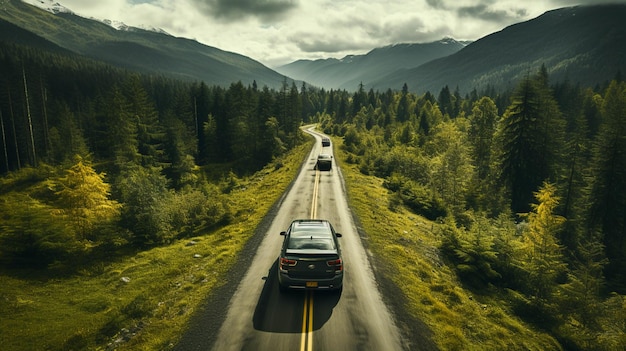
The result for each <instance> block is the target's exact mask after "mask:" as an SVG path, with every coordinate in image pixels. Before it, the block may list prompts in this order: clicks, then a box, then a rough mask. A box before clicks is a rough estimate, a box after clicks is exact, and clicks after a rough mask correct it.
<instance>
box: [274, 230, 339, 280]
mask: <svg viewBox="0 0 626 351" xmlns="http://www.w3.org/2000/svg"><path fill="white" fill-rule="evenodd" d="M280 235H283V236H284V241H283V247H282V249H281V251H280V257H279V258H278V284H279V287H280V290H281V291H285V290H287V289H289V288H294V289H326V290H341V289H342V288H343V260H342V259H341V249H340V248H339V241H338V240H337V238H340V237H341V234H340V233H337V232H335V229H333V226H332V225H331V224H330V222H328V221H327V220H323V219H299V220H295V221H293V222H291V225H290V226H289V229H288V230H287V231H286V232H281V233H280Z"/></svg>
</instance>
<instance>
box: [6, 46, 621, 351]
mask: <svg viewBox="0 0 626 351" xmlns="http://www.w3.org/2000/svg"><path fill="white" fill-rule="evenodd" d="M625 116H626V83H625V82H624V81H622V79H621V76H620V74H619V72H616V76H615V79H614V80H613V81H611V82H606V83H605V84H603V85H602V86H596V87H581V86H578V85H575V84H571V83H569V82H567V81H566V82H559V83H555V84H551V83H550V79H549V72H548V71H547V69H546V68H545V67H543V66H542V67H538V68H537V69H536V71H535V72H529V73H528V75H527V76H526V77H525V79H523V81H521V82H519V84H518V85H517V87H516V88H515V90H513V91H505V92H500V91H494V90H493V89H486V90H485V91H481V92H478V91H476V90H474V91H472V92H470V93H468V94H465V95H464V96H462V95H461V93H460V92H459V91H458V89H456V90H451V89H450V88H449V87H448V86H446V87H443V88H442V89H441V90H440V91H439V92H438V93H435V94H433V93H431V92H427V93H425V94H423V95H415V94H412V93H410V92H409V90H408V86H407V85H405V86H404V88H403V89H402V90H401V91H392V90H390V89H389V90H387V91H383V92H379V91H373V90H369V91H366V90H365V88H364V86H363V85H360V86H359V87H358V89H356V91H355V92H354V93H352V92H348V91H345V90H330V91H326V90H324V89H317V88H314V87H308V86H307V85H306V84H302V85H301V86H300V87H298V86H297V85H296V84H295V83H294V82H291V81H288V80H287V79H286V78H285V81H284V84H283V88H282V89H281V90H279V91H275V90H272V89H269V88H267V87H257V86H256V84H252V85H250V86H244V85H243V84H242V83H240V82H239V83H233V84H232V85H231V86H230V87H228V88H222V87H210V86H207V85H206V84H204V83H202V82H182V81H178V80H173V79H170V78H167V77H164V76H155V75H147V74H139V73H135V72H130V71H126V70H122V69H118V68H115V67H112V66H109V65H105V64H102V63H99V62H96V61H91V60H89V59H86V58H84V57H79V56H75V55H72V54H68V53H64V52H46V51H41V50H36V49H33V48H28V47H22V46H19V45H12V44H6V43H0V126H1V133H2V154H1V155H0V160H1V161H2V162H1V164H0V174H2V177H1V178H0V216H1V219H2V222H1V223H2V224H0V265H1V266H0V267H2V268H1V269H2V270H8V269H15V268H18V267H19V268H23V267H30V268H32V269H38V270H63V271H67V270H71V269H72V267H74V268H75V267H77V266H80V264H81V263H82V264H92V263H93V262H94V261H107V260H110V259H111V257H115V256H118V255H123V254H124V253H126V252H128V251H138V250H142V249H145V248H148V247H154V246H159V245H167V244H168V243H170V242H172V241H174V240H177V239H180V238H184V237H190V236H192V235H194V233H197V232H199V231H201V230H202V229H206V228H212V227H217V226H220V225H223V224H225V223H228V221H229V219H230V217H231V216H232V213H231V209H230V208H229V202H228V195H229V192H230V190H232V184H234V183H235V182H236V180H237V178H238V177H242V176H245V175H246V174H250V173H253V172H254V171H256V170H258V169H260V168H262V167H263V166H265V165H266V164H268V163H269V162H270V161H272V160H274V159H275V158H276V157H278V156H280V155H282V154H284V153H285V152H287V151H288V150H290V149H292V148H294V147H296V146H297V145H300V144H301V143H303V142H304V140H305V137H304V136H303V134H302V133H301V132H300V129H299V128H300V126H301V125H302V124H303V123H319V126H320V129H321V130H323V131H324V132H325V133H327V134H329V135H333V136H335V137H341V138H343V142H344V147H345V150H346V151H347V152H349V154H350V156H349V158H348V162H350V163H353V164H356V165H358V167H359V170H360V172H362V173H363V174H367V175H372V176H376V177H380V178H383V179H384V185H385V187H386V188H387V189H388V190H389V191H390V192H392V193H393V194H394V201H393V202H392V203H391V204H390V207H392V208H393V207H396V206H406V207H407V208H410V209H411V211H413V212H414V213H416V214H419V215H421V216H424V217H425V218H428V219H430V220H433V221H437V222H439V223H441V228H442V229H441V236H442V245H441V247H440V250H441V252H442V253H443V254H445V256H446V257H447V259H448V261H449V262H450V263H451V264H452V265H454V267H455V269H456V271H457V274H458V276H459V278H460V279H461V280H462V281H463V282H464V283H465V284H467V286H468V287H470V288H471V289H476V290H478V291H480V290H481V289H485V288H486V287H488V286H497V287H500V288H503V289H508V290H510V291H513V292H515V294H516V296H518V297H519V300H518V307H519V308H518V309H517V310H516V312H517V313H518V314H519V315H520V316H521V317H522V318H524V319H526V320H528V321H529V322H531V323H535V324H537V325H539V326H541V327H544V328H547V329H551V330H553V331H554V333H555V334H557V335H558V336H559V339H560V341H561V342H563V343H564V345H566V346H567V347H569V348H571V349H591V348H592V347H591V346H593V345H599V344H598V343H601V345H602V347H603V348H602V349H607V350H609V349H617V348H613V347H617V346H619V345H625V344H626V340H625V338H626V337H625V336H624V325H625V323H626V312H624V311H626V308H624V306H625V305H624V304H625V303H626V301H625V300H624V298H623V294H625V293H626V276H624V272H625V271H626V255H625V254H626V240H625V238H626V223H625V219H626V174H624V173H625V172H626V124H625V123H624V122H625V120H624V118H625ZM33 185H36V186H33ZM570 319H575V320H576V321H578V322H577V323H579V328H578V329H576V330H574V329H558V330H554V329H555V326H559V325H562V324H560V323H559V321H562V320H570ZM600 329H602V330H606V329H610V330H614V331H615V334H616V335H617V336H616V337H615V338H612V339H610V340H604V341H598V340H597V339H595V338H593V337H591V335H595V333H596V332H597V331H598V330H600ZM581 331H582V333H581ZM616 345H617V346H616Z"/></svg>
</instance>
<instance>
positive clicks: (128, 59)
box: [0, 0, 285, 88]
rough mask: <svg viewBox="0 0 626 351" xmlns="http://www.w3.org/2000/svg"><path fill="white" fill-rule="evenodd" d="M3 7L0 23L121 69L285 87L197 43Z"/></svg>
mask: <svg viewBox="0 0 626 351" xmlns="http://www.w3.org/2000/svg"><path fill="white" fill-rule="evenodd" d="M3 5H4V8H3V11H0V20H4V21H6V22H8V23H11V24H13V25H14V26H17V27H19V28H21V29H22V30H26V31H30V32H31V33H33V34H34V35H37V36H39V37H41V38H43V39H45V40H47V41H49V42H51V43H54V44H56V45H57V46H59V47H61V48H63V49H66V50H69V51H71V52H73V53H76V54H79V55H83V56H86V57H89V58H91V59H96V60H100V61H103V62H106V63H109V64H113V65H117V66H120V67H122V68H129V69H133V70H138V71H140V72H144V73H157V74H166V75H169V76H172V77H175V78H179V79H183V80H193V81H204V82H205V83H206V84H209V85H219V86H229V85H230V84H233V83H236V82H242V83H243V84H246V85H251V84H253V83H256V84H257V85H259V86H268V87H270V88H280V87H281V86H282V84H283V81H284V79H285V77H284V76H283V75H281V74H279V73H278V72H275V71H274V70H272V69H270V68H268V67H266V66H265V65H263V64H261V63H260V62H258V61H255V60H253V59H251V58H249V57H246V56H243V55H240V54H237V53H233V52H228V51H224V50H220V49H218V48H214V47H211V46H207V45H204V44H202V43H199V42H197V41H195V40H192V39H187V38H179V37H174V36H171V35H169V34H166V33H163V32H161V31H152V30H146V29H141V28H136V27H129V28H131V29H129V30H118V29H115V28H114V27H112V26H111V25H108V24H106V23H104V22H102V21H98V20H94V19H89V18H85V17H82V16H78V15H75V14H74V13H73V12H72V11H71V10H67V11H58V12H54V11H46V10H44V9H41V8H40V7H37V6H33V5H30V4H28V3H25V2H23V1H21V0H6V1H4V3H3ZM0 40H3V41H7V42H16V41H15V38H13V37H12V33H11V32H3V33H0ZM16 43H18V44H19V41H18V42H16Z"/></svg>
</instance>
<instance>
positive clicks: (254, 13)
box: [192, 0, 298, 22]
mask: <svg viewBox="0 0 626 351" xmlns="http://www.w3.org/2000/svg"><path fill="white" fill-rule="evenodd" d="M192 2H194V3H196V4H197V5H198V7H199V8H200V9H201V10H202V11H203V12H206V13H207V14H209V15H211V16H212V17H214V18H216V19H221V20H227V21H232V20H239V19H245V18H248V17H256V18H259V19H260V20H261V21H264V22H269V21H274V20H278V19H281V18H283V17H284V16H286V15H287V13H288V12H289V11H290V10H292V9H294V8H295V7H297V6H298V4H297V0H192Z"/></svg>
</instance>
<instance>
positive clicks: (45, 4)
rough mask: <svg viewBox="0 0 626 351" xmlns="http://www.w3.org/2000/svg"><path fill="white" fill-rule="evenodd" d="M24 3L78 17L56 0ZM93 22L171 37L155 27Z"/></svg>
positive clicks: (118, 22)
mask: <svg viewBox="0 0 626 351" xmlns="http://www.w3.org/2000/svg"><path fill="white" fill-rule="evenodd" d="M22 2H24V3H27V4H30V5H33V6H35V7H38V8H40V9H42V10H45V11H48V12H51V13H54V14H57V13H70V14H73V15H76V16H79V15H77V14H76V13H74V12H73V11H72V10H70V9H68V8H67V7H65V6H63V5H61V4H60V3H59V2H57V1H55V0H22ZM90 19H92V20H95V21H99V22H102V23H104V24H106V25H108V26H111V27H113V28H115V29H117V30H122V31H134V30H136V29H143V30H146V31H150V32H156V33H161V34H166V35H170V34H169V33H168V32H166V31H164V30H163V29H161V28H155V27H149V26H139V27H131V26H129V25H127V24H125V23H124V22H120V21H112V20H109V19H104V20H103V19H97V18H93V17H92V18H90Z"/></svg>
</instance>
